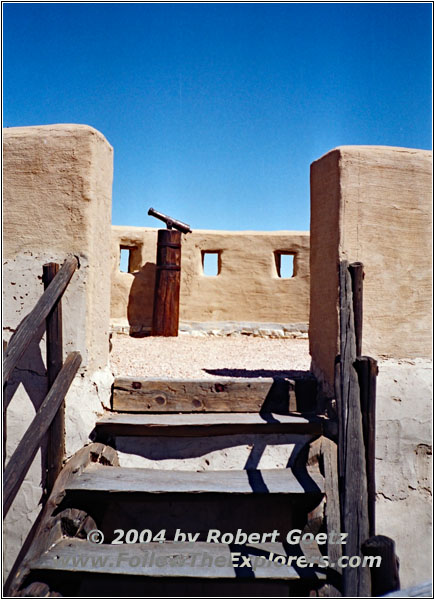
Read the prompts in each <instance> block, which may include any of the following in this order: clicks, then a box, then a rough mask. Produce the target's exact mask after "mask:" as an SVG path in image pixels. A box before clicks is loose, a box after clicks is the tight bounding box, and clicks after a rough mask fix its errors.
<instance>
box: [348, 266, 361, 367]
mask: <svg viewBox="0 0 435 600" xmlns="http://www.w3.org/2000/svg"><path fill="white" fill-rule="evenodd" d="M349 272H350V276H351V278H352V298H353V318H354V321H355V344H356V355H357V356H361V352H362V328H363V279H364V265H363V264H362V263H361V262H354V263H352V264H350V265H349Z"/></svg>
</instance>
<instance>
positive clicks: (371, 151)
mask: <svg viewBox="0 0 435 600" xmlns="http://www.w3.org/2000/svg"><path fill="white" fill-rule="evenodd" d="M333 154H337V156H341V155H344V154H347V155H352V154H353V155H355V154H360V155H361V154H365V155H367V156H369V155H371V156H376V155H377V154H379V155H386V154H392V155H399V154H402V155H406V156H410V155H414V156H421V157H422V158H429V159H432V150H421V149H419V148H405V147H400V146H364V145H362V146H358V145H348V146H346V145H344V146H337V147H335V148H332V149H331V150H328V152H325V154H323V155H322V156H320V157H319V158H317V159H316V160H315V161H313V162H312V163H311V164H312V165H314V164H316V163H318V162H319V161H321V160H323V159H324V158H325V157H327V156H330V155H333Z"/></svg>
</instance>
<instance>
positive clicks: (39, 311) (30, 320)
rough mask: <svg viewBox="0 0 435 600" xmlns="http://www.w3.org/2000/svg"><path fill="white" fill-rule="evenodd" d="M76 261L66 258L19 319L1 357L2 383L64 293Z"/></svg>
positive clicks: (76, 265) (7, 377)
mask: <svg viewBox="0 0 435 600" xmlns="http://www.w3.org/2000/svg"><path fill="white" fill-rule="evenodd" d="M77 267H78V261H77V259H76V258H75V257H74V256H73V257H71V258H67V259H66V261H65V262H64V263H63V265H62V268H61V269H60V271H59V272H58V273H57V275H56V277H55V278H54V279H53V281H52V282H51V283H50V285H49V286H48V288H47V289H46V290H45V292H44V293H43V295H42V296H41V297H40V298H39V300H38V302H37V303H36V305H35V307H34V308H33V310H32V311H31V312H30V313H29V314H28V315H27V316H26V317H25V318H24V319H23V320H22V321H21V323H20V324H19V326H18V328H17V330H16V331H15V333H14V335H13V336H12V337H11V339H10V341H9V344H8V347H7V349H6V352H5V355H4V359H3V385H4V384H5V383H6V382H7V380H8V379H9V377H10V375H11V373H12V371H13V370H14V368H15V366H16V365H17V363H18V361H19V360H20V358H21V357H22V356H23V354H24V352H25V351H26V349H27V348H28V346H29V344H30V342H31V341H32V340H33V338H34V337H35V336H36V334H37V333H38V331H39V328H40V327H41V324H42V323H43V322H44V320H45V319H46V318H47V316H48V314H49V313H50V311H51V310H52V308H53V306H54V305H55V304H56V302H57V301H58V300H59V298H60V297H61V296H62V294H63V293H64V291H65V289H66V287H67V285H68V283H69V281H70V279H71V277H72V275H73V273H74V271H75V270H76V269H77Z"/></svg>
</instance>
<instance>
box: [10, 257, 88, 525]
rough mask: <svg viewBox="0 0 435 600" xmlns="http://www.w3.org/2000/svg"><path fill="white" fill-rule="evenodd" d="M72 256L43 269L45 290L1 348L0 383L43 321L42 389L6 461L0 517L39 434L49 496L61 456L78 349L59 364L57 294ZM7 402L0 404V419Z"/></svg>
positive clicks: (31, 456) (28, 463) (73, 262)
mask: <svg viewBox="0 0 435 600" xmlns="http://www.w3.org/2000/svg"><path fill="white" fill-rule="evenodd" d="M78 266H79V265H78V261H77V259H76V258H75V257H72V258H68V259H67V260H66V261H65V262H64V264H63V265H62V268H60V269H59V265H58V264H56V263H49V264H47V265H44V267H43V281H44V288H45V291H44V293H43V295H42V296H41V298H40V299H39V300H38V302H37V303H36V305H35V307H34V308H33V310H32V311H31V312H30V313H29V314H28V315H27V316H26V317H25V318H24V319H23V320H22V321H21V323H20V324H19V326H18V328H17V329H16V331H15V333H14V335H13V336H12V338H11V340H10V342H9V344H8V347H7V349H6V352H5V355H4V359H3V387H5V386H6V385H7V383H8V380H9V378H10V376H11V374H12V372H13V370H14V368H15V367H16V365H17V363H18V361H19V360H20V359H21V357H22V356H23V355H24V353H25V351H26V349H27V348H28V347H29V345H30V343H31V342H32V340H34V339H35V338H36V336H37V334H38V331H39V329H40V327H41V325H42V323H43V322H44V321H45V323H46V344H47V379H48V393H47V395H46V397H45V399H44V400H43V402H42V404H41V406H40V408H39V409H38V411H37V413H36V415H35V417H34V419H33V421H32V423H31V424H30V426H29V428H28V429H27V431H26V433H25V434H24V436H23V438H22V439H21V441H20V443H19V444H18V446H17V448H16V450H15V452H14V453H13V455H12V456H11V458H10V460H9V462H8V464H7V465H6V468H5V471H4V478H3V486H4V487H3V517H5V516H6V514H7V512H8V511H9V508H10V506H11V504H12V502H13V500H14V498H15V496H16V495H17V493H18V490H19V489H20V486H21V484H22V482H23V480H24V477H25V476H26V473H27V471H28V470H29V468H30V466H31V464H32V462H33V459H34V458H35V456H36V453H37V451H38V448H39V447H40V444H41V442H42V440H43V439H44V436H45V435H47V437H48V439H47V454H46V464H45V468H46V472H47V481H46V489H47V493H46V494H45V498H47V497H48V496H49V494H50V491H51V489H52V487H53V484H54V482H55V480H56V477H57V476H58V474H59V472H60V470H61V468H62V463H63V459H64V454H65V450H64V430H65V410H64V399H65V395H66V393H67V392H68V390H69V387H70V385H71V383H72V381H73V379H74V377H75V375H76V373H77V371H78V369H79V367H80V364H81V361H82V357H81V355H80V353H79V352H71V353H70V354H69V355H68V357H67V358H66V360H65V363H64V364H63V343H62V307H61V297H62V295H63V293H64V291H65V290H66V288H67V286H68V284H69V282H70V280H71V277H72V275H73V273H74V271H75V270H76V269H77V268H78ZM6 409H7V406H6V405H5V406H4V407H3V411H4V412H3V418H4V419H5V411H6Z"/></svg>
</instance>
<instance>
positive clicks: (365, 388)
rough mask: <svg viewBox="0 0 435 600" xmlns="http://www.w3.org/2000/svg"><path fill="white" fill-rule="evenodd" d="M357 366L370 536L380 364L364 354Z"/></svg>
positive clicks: (373, 512)
mask: <svg viewBox="0 0 435 600" xmlns="http://www.w3.org/2000/svg"><path fill="white" fill-rule="evenodd" d="M355 368H356V370H357V373H358V382H359V386H360V401H361V414H362V426H363V437H364V446H365V457H366V470H367V494H368V517H369V536H370V537H372V536H374V535H375V533H376V531H375V530H376V477H375V475H376V473H375V469H376V466H375V465H376V457H375V447H376V377H377V375H378V364H377V362H376V361H375V359H374V358H370V357H369V356H362V357H359V358H357V359H356V362H355Z"/></svg>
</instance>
